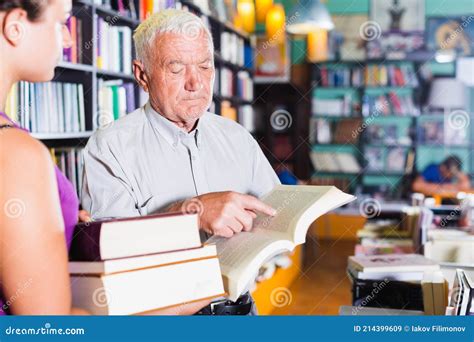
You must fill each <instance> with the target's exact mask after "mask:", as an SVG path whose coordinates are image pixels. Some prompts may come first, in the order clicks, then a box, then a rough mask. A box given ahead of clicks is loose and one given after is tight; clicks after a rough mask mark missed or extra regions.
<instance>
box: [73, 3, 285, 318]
mask: <svg viewBox="0 0 474 342" xmlns="http://www.w3.org/2000/svg"><path fill="white" fill-rule="evenodd" d="M133 38H134V41H135V49H136V55H137V59H136V60H135V61H134V65H133V70H134V75H135V78H136V80H137V82H138V84H139V85H140V86H141V87H142V88H143V89H144V90H145V91H146V92H148V94H149V101H148V103H147V104H146V105H145V106H143V107H142V108H139V109H137V110H135V111H134V112H132V113H130V114H128V115H127V116H125V117H124V118H121V119H120V120H117V121H116V122H114V123H113V124H111V125H110V126H108V127H106V128H104V129H99V130H98V131H97V132H96V133H95V134H94V135H93V136H92V137H91V139H90V140H89V142H88V144H87V146H86V148H85V151H84V183H83V184H84V185H83V191H82V205H83V207H84V209H86V210H88V211H90V213H91V214H92V216H93V217H94V218H105V217H127V216H137V215H147V214H151V213H155V212H160V211H166V210H182V208H183V207H186V206H187V205H188V204H189V205H190V206H195V205H197V206H199V208H200V210H201V214H200V225H201V229H202V230H203V232H206V233H208V234H213V235H219V236H224V237H229V238H230V237H232V236H233V235H234V234H238V233H239V232H240V231H242V230H244V231H247V230H250V229H251V228H252V221H253V219H254V218H255V217H256V212H262V213H264V214H267V215H274V214H275V210H274V209H273V208H271V207H269V206H267V205H266V204H265V203H263V202H261V201H260V200H258V198H257V197H259V196H262V195H263V194H265V193H267V192H269V191H270V190H271V189H272V188H273V187H274V186H275V185H276V184H278V183H279V181H278V178H277V176H276V174H275V172H274V171H273V169H272V168H271V166H270V164H269V163H268V161H267V159H266V158H265V156H264V155H263V153H262V151H261V149H260V147H259V146H258V144H257V142H256V141H255V139H253V137H252V136H251V135H250V134H249V133H248V132H247V131H246V130H245V129H244V128H243V127H242V126H240V125H239V124H237V123H235V122H233V121H232V120H229V119H226V118H223V117H220V116H218V115H215V114H212V113H209V112H207V111H206V109H207V108H209V105H210V102H211V98H212V89H213V82H214V76H215V69H214V62H213V60H214V59H213V54H214V47H213V42H212V36H211V34H210V32H209V30H208V29H207V28H206V26H205V25H204V24H203V22H202V21H201V19H199V17H197V16H195V15H194V14H191V13H188V12H185V11H179V10H174V9H169V10H165V11H161V12H159V13H156V14H154V15H152V16H151V17H150V18H149V19H147V20H146V21H144V22H143V23H142V24H141V25H140V26H139V27H138V28H137V30H136V32H135V34H134V37H133ZM207 312H208V311H207Z"/></svg>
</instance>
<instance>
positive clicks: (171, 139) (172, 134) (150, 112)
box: [145, 102, 207, 148]
mask: <svg viewBox="0 0 474 342" xmlns="http://www.w3.org/2000/svg"><path fill="white" fill-rule="evenodd" d="M206 114H207V113H204V114H203V115H202V116H201V117H200V118H199V120H198V123H197V126H196V128H195V129H194V130H193V131H192V132H190V133H187V132H185V131H184V130H182V129H181V128H179V127H178V126H176V125H175V124H174V123H173V122H171V121H170V120H168V119H166V118H165V117H164V116H162V115H161V114H159V113H158V112H157V111H155V110H154V109H153V107H152V106H151V104H150V102H147V103H146V104H145V115H146V116H147V118H148V120H149V121H150V123H151V125H152V126H153V128H155V129H156V131H157V132H158V133H159V134H160V135H161V136H163V138H164V139H165V140H166V141H167V142H168V143H169V144H170V145H171V146H173V147H174V148H176V147H177V146H178V142H179V141H180V139H187V138H189V137H193V138H194V141H195V143H196V146H197V148H201V146H202V130H203V126H204V121H205V116H206Z"/></svg>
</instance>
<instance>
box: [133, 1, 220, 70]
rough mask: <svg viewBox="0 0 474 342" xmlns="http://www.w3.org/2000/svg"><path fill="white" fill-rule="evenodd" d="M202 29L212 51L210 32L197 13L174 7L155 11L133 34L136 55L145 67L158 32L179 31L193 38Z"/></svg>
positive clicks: (197, 35)
mask: <svg viewBox="0 0 474 342" xmlns="http://www.w3.org/2000/svg"><path fill="white" fill-rule="evenodd" d="M203 31H204V32H205V34H206V35H207V37H208V38H209V44H210V49H211V51H214V44H213V41H212V35H211V32H210V31H209V29H208V28H207V27H206V25H205V24H204V22H203V21H202V20H201V18H199V17H198V16H197V15H195V14H192V13H190V12H188V11H183V10H178V9H174V8H169V9H165V10H163V11H159V12H156V13H154V14H153V15H151V16H150V17H149V18H148V19H146V20H145V21H143V22H142V23H141V24H140V25H139V26H138V27H137V28H136V30H135V32H134V34H133V40H134V42H135V52H136V57H137V59H138V60H139V61H141V62H142V63H143V64H144V66H145V69H146V68H147V64H148V62H149V61H150V58H149V57H150V53H151V47H152V44H153V42H154V41H155V38H156V36H157V35H158V34H160V33H168V32H171V33H179V34H183V35H184V37H183V39H189V40H194V39H196V38H198V37H199V35H200V34H201V32H203ZM154 52H155V53H156V51H154Z"/></svg>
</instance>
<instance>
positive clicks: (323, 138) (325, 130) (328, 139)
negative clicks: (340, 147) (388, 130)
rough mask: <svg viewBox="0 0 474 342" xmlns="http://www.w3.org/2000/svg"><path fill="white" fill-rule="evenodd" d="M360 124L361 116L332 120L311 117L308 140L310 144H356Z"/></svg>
mask: <svg viewBox="0 0 474 342" xmlns="http://www.w3.org/2000/svg"><path fill="white" fill-rule="evenodd" d="M361 124H362V119H361V118H348V119H341V120H332V119H322V118H314V117H313V118H311V119H310V123H309V141H310V143H311V144H357V142H358V141H359V138H360V134H359V130H360V128H361ZM369 127H370V126H369Z"/></svg>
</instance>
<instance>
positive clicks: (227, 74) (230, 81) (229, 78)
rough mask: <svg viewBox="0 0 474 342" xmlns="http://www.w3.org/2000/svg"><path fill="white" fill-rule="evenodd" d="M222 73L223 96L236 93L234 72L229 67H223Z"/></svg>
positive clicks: (221, 90)
mask: <svg viewBox="0 0 474 342" xmlns="http://www.w3.org/2000/svg"><path fill="white" fill-rule="evenodd" d="M219 74H220V81H219V83H220V94H219V95H221V96H227V97H231V96H233V95H234V91H235V90H234V73H233V72H232V70H230V69H229V68H225V67H224V68H221V69H220V71H219Z"/></svg>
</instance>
